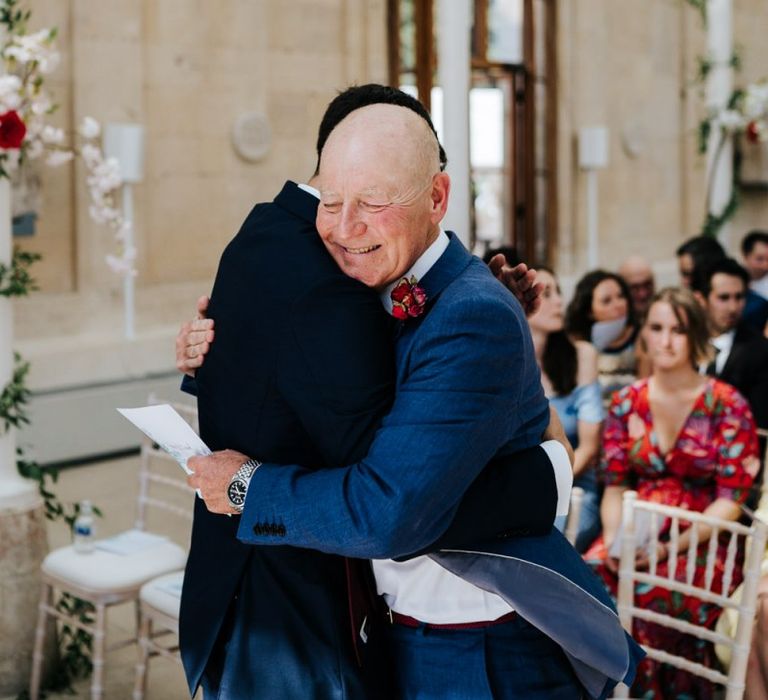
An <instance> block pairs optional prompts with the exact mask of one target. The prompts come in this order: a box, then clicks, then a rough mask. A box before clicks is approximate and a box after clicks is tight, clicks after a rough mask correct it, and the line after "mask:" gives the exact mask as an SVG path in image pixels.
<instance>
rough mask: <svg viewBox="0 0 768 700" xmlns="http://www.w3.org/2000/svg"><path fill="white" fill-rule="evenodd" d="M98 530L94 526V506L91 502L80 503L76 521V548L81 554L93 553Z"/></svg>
mask: <svg viewBox="0 0 768 700" xmlns="http://www.w3.org/2000/svg"><path fill="white" fill-rule="evenodd" d="M95 535H96V528H95V527H94V524H93V506H92V505H91V502H90V501H82V502H81V503H80V513H79V515H78V516H77V518H76V519H75V528H74V536H75V541H74V546H75V551H76V552H79V553H80V554H89V553H90V552H92V551H93V546H94V538H95Z"/></svg>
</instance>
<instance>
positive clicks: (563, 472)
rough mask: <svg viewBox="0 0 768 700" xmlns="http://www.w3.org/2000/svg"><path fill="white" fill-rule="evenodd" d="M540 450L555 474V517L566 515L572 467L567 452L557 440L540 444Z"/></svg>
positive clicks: (569, 497)
mask: <svg viewBox="0 0 768 700" xmlns="http://www.w3.org/2000/svg"><path fill="white" fill-rule="evenodd" d="M541 449H543V450H544V452H546V453H547V457H549V461H550V462H552V469H553V471H554V472H555V483H556V484H557V512H556V513H555V515H556V516H561V515H568V508H569V507H570V505H571V487H572V486H573V467H572V466H571V460H570V459H569V458H568V452H566V450H565V447H563V445H562V443H560V442H558V441H557V440H547V441H546V442H542V443H541Z"/></svg>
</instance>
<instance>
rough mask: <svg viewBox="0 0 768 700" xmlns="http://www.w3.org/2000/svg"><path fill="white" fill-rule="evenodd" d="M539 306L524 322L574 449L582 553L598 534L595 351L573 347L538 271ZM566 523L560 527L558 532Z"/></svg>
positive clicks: (549, 276)
mask: <svg viewBox="0 0 768 700" xmlns="http://www.w3.org/2000/svg"><path fill="white" fill-rule="evenodd" d="M536 283H537V284H541V285H542V293H541V306H540V307H539V309H538V310H537V311H536V313H534V314H532V315H531V316H530V317H529V318H528V325H529V326H530V327H531V335H532V336H533V346H534V349H535V351H536V361H537V362H538V363H539V367H540V368H541V383H542V385H543V386H544V392H545V393H546V395H547V397H548V398H549V403H550V405H551V406H554V407H555V410H556V411H557V414H558V416H559V417H560V422H561V423H562V424H563V429H564V430H565V433H566V435H567V436H568V439H569V440H570V442H571V445H572V446H573V448H574V455H575V459H574V464H573V474H574V477H575V479H574V482H573V485H574V486H580V487H581V488H582V489H584V500H583V501H582V507H581V516H580V518H579V526H578V535H577V537H576V544H575V546H576V549H577V550H578V551H579V552H583V551H584V550H585V549H586V548H587V547H588V546H589V545H590V544H591V543H592V541H593V540H594V539H595V537H597V535H598V533H599V532H600V495H599V492H598V484H597V477H596V475H595V465H594V461H595V458H596V457H597V455H598V453H599V451H600V427H601V425H602V422H603V415H604V412H603V403H602V398H601V394H600V383H599V382H598V381H597V351H596V350H595V348H594V347H593V346H592V345H591V344H590V343H587V342H585V341H583V340H576V341H572V340H571V339H570V338H569V337H568V336H567V335H566V333H565V330H564V324H563V316H564V314H563V299H562V297H561V296H560V287H559V286H558V284H557V280H556V279H555V276H554V274H553V273H552V271H551V270H548V269H547V268H539V269H538V271H537V274H536ZM564 524H565V518H563V519H562V522H559V523H558V527H560V529H562V526H563V525H564Z"/></svg>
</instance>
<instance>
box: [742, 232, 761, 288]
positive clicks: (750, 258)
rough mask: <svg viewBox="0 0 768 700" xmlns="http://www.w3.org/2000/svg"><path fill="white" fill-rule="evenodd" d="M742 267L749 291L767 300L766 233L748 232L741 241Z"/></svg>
mask: <svg viewBox="0 0 768 700" xmlns="http://www.w3.org/2000/svg"><path fill="white" fill-rule="evenodd" d="M741 254H742V255H743V256H744V267H746V268H747V272H748V273H749V277H750V280H751V281H750V284H749V286H750V289H752V291H753V292H756V293H757V294H759V295H760V296H761V297H763V299H768V232H766V231H750V232H749V233H748V234H747V235H746V236H744V238H743V239H742V241H741Z"/></svg>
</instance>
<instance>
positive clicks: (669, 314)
mask: <svg viewBox="0 0 768 700" xmlns="http://www.w3.org/2000/svg"><path fill="white" fill-rule="evenodd" d="M641 337H642V342H643V344H644V345H645V349H646V351H647V354H648V358H649V360H650V363H651V365H652V366H653V372H652V374H651V376H650V377H648V378H647V379H642V380H640V381H637V382H635V383H634V384H632V385H630V386H627V387H625V388H624V389H622V390H620V391H618V392H616V394H615V395H614V397H613V401H612V402H611V407H610V410H609V412H608V416H607V418H606V421H605V430H604V433H603V455H604V458H603V464H602V476H603V480H604V483H605V493H604V494H603V501H602V505H601V508H600V513H601V517H602V524H603V533H602V536H601V537H599V538H598V539H597V541H596V542H595V543H594V544H593V545H592V546H591V547H590V549H589V551H588V552H587V554H586V555H585V558H586V559H587V560H588V561H590V562H591V563H593V564H594V565H595V568H596V570H597V573H598V574H599V575H600V576H601V577H602V578H603V580H604V581H605V583H606V585H607V586H608V587H609V588H610V589H611V590H612V592H613V593H614V595H615V593H616V585H617V568H618V558H617V555H616V552H617V551H618V545H619V542H620V532H619V526H620V523H621V509H622V496H623V493H624V491H626V490H627V489H628V488H633V489H635V490H636V491H637V493H638V498H641V499H644V500H648V501H654V502H657V503H663V504H666V505H672V506H678V507H682V508H687V509H689V510H692V511H697V512H700V513H704V514H706V515H710V516H714V517H718V518H723V519H726V520H737V519H738V518H739V516H740V514H741V510H740V505H741V504H742V503H743V502H744V500H745V499H746V497H747V494H748V491H749V489H750V487H751V486H752V483H753V480H754V477H755V475H756V474H757V469H758V457H757V455H758V446H757V433H756V429H755V422H754V420H753V418H752V413H751V412H750V410H749V405H748V404H747V402H746V400H745V399H744V398H743V397H742V396H741V395H740V394H739V393H738V392H737V391H736V390H735V389H734V388H733V387H732V386H730V385H729V384H725V383H723V382H720V381H719V380H717V379H715V378H713V377H707V376H703V375H700V374H699V372H698V370H697V368H698V366H699V363H700V362H702V361H705V360H706V359H707V358H708V357H709V334H708V332H707V324H706V319H705V316H704V312H703V310H702V309H701V307H700V306H699V305H698V303H697V302H696V300H695V298H694V297H693V294H692V293H691V292H689V291H688V290H685V289H677V288H667V289H664V290H662V291H661V292H659V293H658V294H657V295H656V296H655V297H654V300H653V301H652V303H651V306H650V308H649V310H648V316H647V318H646V321H645V324H644V326H643V329H642V336H641ZM710 535H711V532H706V531H703V530H699V534H698V539H697V540H695V541H694V543H695V544H696V546H697V547H698V550H697V551H698V552H699V553H700V555H701V556H700V557H697V568H696V570H695V573H694V583H695V585H699V584H700V583H703V582H704V578H705V576H706V575H707V572H706V571H705V567H704V565H703V561H704V560H705V556H706V552H707V550H708V549H709V547H710V543H709V541H708V540H709V537H710ZM669 537H670V535H669V532H665V531H664V529H663V528H662V531H661V535H660V538H659V539H660V542H659V544H658V545H657V552H656V555H657V560H658V561H659V565H658V568H657V574H658V575H659V576H662V577H666V576H668V568H667V567H668V562H667V545H666V541H668V540H669ZM690 545H691V537H690V531H688V530H684V531H682V532H681V534H680V537H679V541H678V553H679V554H681V555H682V556H679V557H678V558H677V568H676V570H675V571H674V572H673V573H672V575H673V576H674V577H675V578H676V579H677V580H678V581H682V582H684V581H685V580H686V566H687V559H688V557H687V555H685V552H686V551H687V549H688V547H689V546H690ZM715 546H716V547H717V563H716V566H715V569H714V572H713V575H714V577H715V584H714V589H716V590H719V588H718V587H719V585H720V583H719V581H721V579H722V573H723V565H724V563H725V560H726V556H727V549H728V547H727V539H723V538H719V539H718V541H717V543H716V545H715ZM646 550H647V545H643V546H642V547H640V548H638V551H637V565H638V567H643V566H647V562H648V556H649V554H648V552H647V551H646ZM742 555H743V552H742V553H740V556H742ZM699 562H701V563H699ZM737 571H738V572H739V574H738V575H734V580H733V581H732V583H731V590H733V588H735V587H736V586H737V585H738V584H739V583H740V572H741V568H740V567H737ZM635 601H636V604H637V605H639V606H640V607H642V608H644V609H646V610H654V609H655V610H659V611H661V610H663V611H665V612H668V613H672V614H675V615H676V616H677V617H679V618H681V619H686V618H690V617H693V618H695V619H697V620H699V621H700V622H703V623H704V624H706V625H707V626H708V627H710V628H713V627H714V626H715V623H716V621H717V617H718V615H719V612H720V609H719V608H718V607H716V606H712V605H709V604H708V603H705V602H702V601H701V600H699V599H698V598H692V597H689V596H685V595H680V594H677V593H675V594H673V593H671V592H670V591H668V590H664V589H659V588H655V587H650V586H648V585H646V584H638V585H637V586H636V588H635ZM633 636H634V637H635V639H636V640H637V641H638V642H640V643H641V644H642V643H644V642H648V643H651V644H652V645H653V646H657V647H658V646H661V647H663V648H665V649H667V651H669V652H672V653H677V654H681V655H683V656H686V657H687V658H690V659H691V660H693V661H698V662H699V663H704V664H705V665H713V663H714V651H713V648H712V645H711V644H703V643H701V642H700V641H699V640H697V639H695V638H693V637H691V636H689V635H684V634H682V633H678V632H675V631H673V630H669V629H664V628H660V627H658V626H656V625H654V624H653V623H650V622H647V621H643V620H636V621H635V624H634V629H633ZM632 690H633V696H634V697H675V698H677V697H696V698H705V699H706V698H711V697H712V690H713V689H712V685H711V684H710V683H709V682H706V681H702V680H701V679H695V678H694V677H693V676H691V675H690V674H687V673H685V672H681V671H677V670H674V669H673V668H672V667H669V666H664V665H660V664H658V663H656V662H653V661H649V660H647V659H646V660H645V661H643V662H642V663H641V664H640V667H639V669H638V674H637V677H636V680H635V683H634V685H633V688H632ZM636 693H639V695H636Z"/></svg>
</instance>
